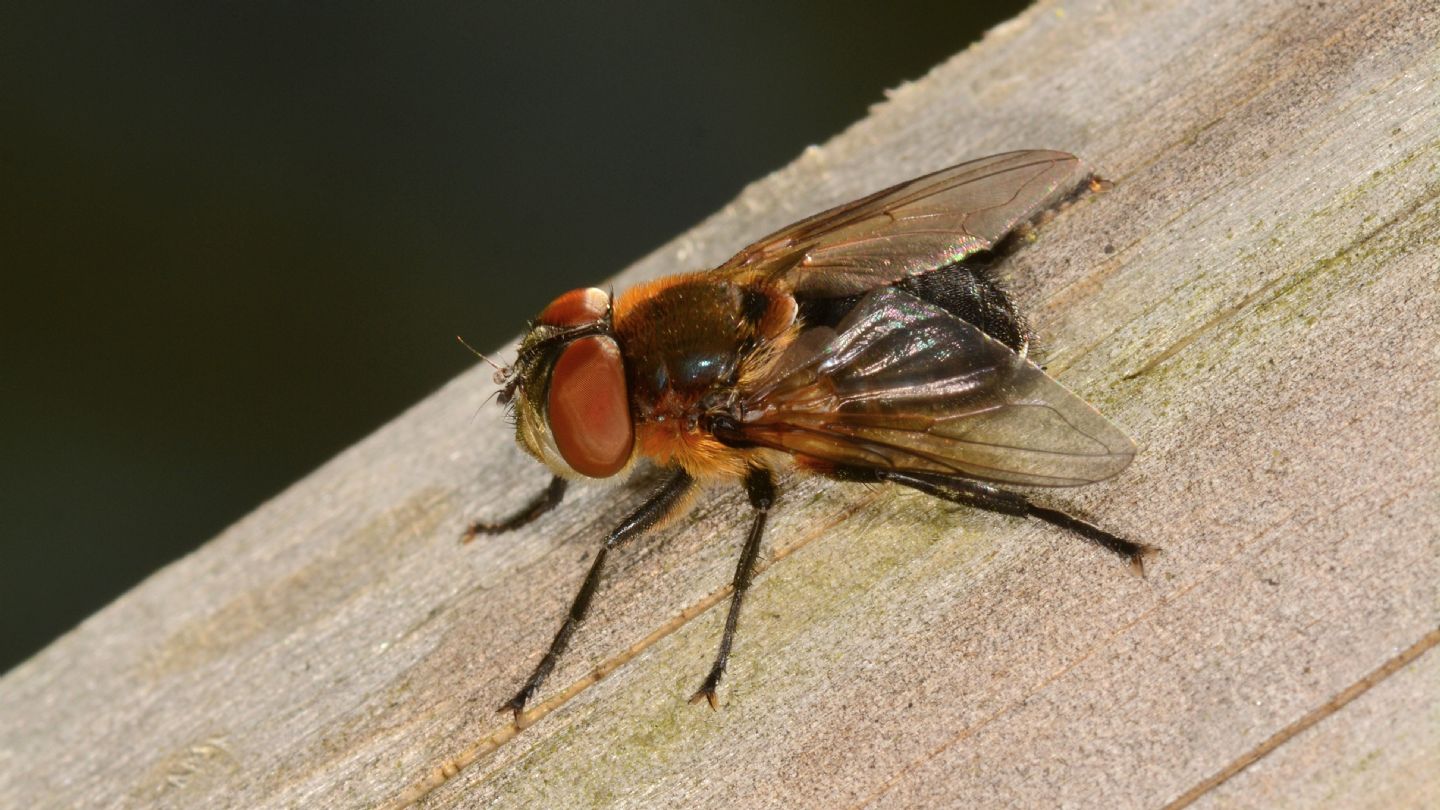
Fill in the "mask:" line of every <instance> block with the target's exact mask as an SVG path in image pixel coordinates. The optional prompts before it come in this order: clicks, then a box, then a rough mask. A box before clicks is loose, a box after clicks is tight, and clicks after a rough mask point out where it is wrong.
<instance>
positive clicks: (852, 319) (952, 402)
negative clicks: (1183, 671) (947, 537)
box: [465, 151, 1151, 721]
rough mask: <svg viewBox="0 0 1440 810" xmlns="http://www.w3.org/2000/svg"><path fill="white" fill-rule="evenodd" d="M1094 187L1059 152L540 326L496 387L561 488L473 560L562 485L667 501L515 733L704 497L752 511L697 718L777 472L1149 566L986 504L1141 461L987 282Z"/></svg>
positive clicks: (886, 198)
mask: <svg viewBox="0 0 1440 810" xmlns="http://www.w3.org/2000/svg"><path fill="white" fill-rule="evenodd" d="M1098 182H1099V181H1097V180H1096V179H1095V178H1094V177H1093V176H1092V175H1090V174H1089V173H1088V172H1087V171H1086V170H1085V169H1084V167H1083V166H1082V164H1081V163H1080V161H1079V160H1078V159H1076V158H1075V157H1074V156H1072V155H1068V154H1065V153H1063V152H1053V151H1021V152H1009V153H1006V154H1002V155H994V156H992V157H987V158H982V159H980V160H975V161H971V162H969V163H962V164H960V165H958V166H952V167H951V168H948V169H943V170H941V171H938V172H935V173H933V174H929V175H926V176H924V177H919V178H916V179H914V180H910V181H908V182H905V183H901V184H899V185H897V186H893V187H891V188H888V189H885V190H883V191H879V192H876V193H874V194H871V195H870V196H868V197H865V198H863V199H860V200H856V201H855V202H851V203H847V204H845V205H841V206H839V207H836V208H832V209H830V210H828V211H824V212H822V213H819V214H816V215H814V216H812V217H810V218H808V219H804V220H801V221H800V222H797V223H795V224H794V225H791V226H789V227H787V228H784V229H783V230H781V231H779V232H777V233H774V234H772V235H770V236H767V237H765V238H764V239H761V240H760V241H758V242H756V243H754V244H752V245H750V246H749V247H747V248H745V249H744V250H742V251H740V252H739V253H738V254H736V255H735V256H734V257H733V258H731V259H730V260H729V261H727V262H726V263H725V264H723V265H721V266H720V267H718V268H716V269H714V270H710V271H706V272H699V273H688V274H685V275H678V276H672V277H668V278H662V279H659V280H657V281H653V282H650V283H648V284H643V285H641V286H639V287H636V288H634V289H632V290H630V291H629V292H627V293H625V294H624V295H621V296H619V297H618V298H613V299H612V296H611V295H610V294H608V293H606V292H604V291H602V290H598V289H594V288H591V289H581V290H572V291H571V292H568V293H565V294H564V295H562V296H560V297H559V298H556V299H555V300H554V301H553V302H552V303H551V304H550V305H549V306H547V307H545V309H544V311H542V312H541V313H540V315H539V317H538V318H536V319H535V320H534V321H533V322H532V323H531V325H530V329H529V331H528V332H527V334H526V335H525V338H524V340H523V341H522V343H521V345H520V350H519V354H518V356H517V358H516V361H515V364H514V365H513V366H510V367H508V368H506V369H502V370H501V371H499V372H497V374H496V383H497V384H498V385H500V386H501V391H500V397H499V398H500V400H501V402H503V403H505V404H506V405H508V406H509V407H510V408H511V409H512V412H513V416H514V419H515V432H516V439H517V441H518V442H519V444H520V446H521V447H522V448H523V449H525V450H526V451H527V452H529V453H530V454H531V455H533V456H535V457H536V458H537V459H539V460H540V461H542V462H544V463H545V464H546V465H547V466H548V467H549V468H550V469H551V471H552V472H553V473H554V474H555V477H554V478H553V480H552V481H551V483H550V486H549V487H548V488H547V489H546V490H545V492H543V493H542V494H540V495H539V496H538V497H536V498H535V499H534V500H533V501H531V502H530V503H529V504H527V505H526V506H525V507H524V508H523V509H521V510H520V511H519V512H517V513H516V514H514V515H512V516H510V517H509V518H507V519H505V520H502V521H499V522H496V523H483V522H482V523H476V524H474V525H472V526H471V527H470V528H469V530H468V531H467V532H466V535H465V539H466V540H469V539H472V538H473V537H475V535H477V534H495V533H499V532H504V531H509V530H512V529H515V528H518V527H520V526H523V525H525V524H527V523H529V522H531V521H533V520H535V519H536V518H538V517H540V516H541V515H543V514H544V513H545V512H547V511H549V510H550V509H552V508H554V507H555V506H556V505H557V504H559V503H560V501H561V499H562V498H563V497H564V495H565V487H566V483H567V481H569V480H571V479H582V480H583V479H587V478H594V479H599V478H609V477H612V476H616V475H621V474H624V473H626V472H628V471H629V470H630V469H631V467H632V466H633V465H634V464H635V463H636V462H637V461H638V460H639V459H642V458H644V459H648V460H650V461H651V462H653V463H654V464H656V465H658V466H659V467H661V468H663V469H665V470H666V471H668V478H667V479H666V481H665V483H664V484H663V485H661V486H660V488H659V489H658V490H657V491H656V492H655V493H654V494H653V495H652V496H651V497H650V498H649V499H648V500H647V501H645V503H644V504H643V505H641V506H640V507H639V508H638V509H636V510H635V511H634V512H633V513H631V514H630V516H629V517H627V518H625V520H624V521H623V522H622V523H621V524H620V525H619V526H618V527H616V528H615V529H614V530H613V531H612V532H610V534H609V536H608V537H606V538H605V541H604V543H603V544H601V545H600V547H599V549H598V550H597V551H596V554H595V558H594V561H593V562H592V563H591V565H590V570H589V573H588V574H586V576H585V580H584V583H583V584H582V585H581V586H580V591H579V593H578V594H576V596H575V599H574V602H573V603H572V604H571V606H570V611H569V613H568V614H567V615H566V617H565V620H564V623H563V624H561V626H560V630H559V632H558V633H556V634H555V638H554V640H553V641H551V642H550V647H549V649H548V650H547V651H546V652H545V655H544V657H543V658H541V659H540V662H539V664H537V665H536V667H535V669H534V671H533V672H532V673H531V674H530V677H529V678H528V679H527V680H526V681H525V683H524V685H523V686H521V688H520V691H519V692H517V693H516V694H515V696H514V697H513V698H511V699H510V700H509V701H508V702H506V703H505V705H504V706H502V707H501V708H502V710H507V709H508V710H510V711H512V712H514V714H515V717H516V720H517V721H518V720H519V719H520V717H521V715H522V713H523V712H524V709H525V705H526V704H527V703H528V702H529V701H530V699H531V698H532V697H533V696H534V695H535V693H536V691H537V690H538V689H539V688H540V685H541V684H542V683H543V682H544V681H545V678H546V676H547V675H549V674H550V671H551V670H552V669H553V668H554V667H555V663H556V661H557V660H558V659H559V657H560V655H561V654H562V653H563V652H564V650H565V647H566V645H567V644H568V643H569V641H570V637H571V635H572V634H573V633H574V632H575V628H576V627H577V626H578V625H579V624H580V622H581V621H582V620H583V619H584V618H585V614H586V613H587V612H588V610H589V607H590V602H591V600H592V599H593V597H594V595H595V591H596V589H597V587H598V586H599V583H600V576H601V573H602V571H603V570H604V567H605V560H606V557H607V556H608V555H609V554H610V552H612V551H615V550H617V549H619V548H620V547H621V546H623V545H625V544H626V543H628V542H630V541H631V540H633V539H635V538H636V537H638V536H639V535H641V534H644V533H645V532H647V531H650V530H652V529H655V528H656V527H658V526H661V525H662V524H664V523H666V522H668V521H671V520H674V519H675V518H677V517H678V516H680V515H681V514H683V513H684V512H685V510H686V509H687V508H688V506H689V504H690V502H691V498H690V497H689V496H691V495H692V494H693V491H694V490H695V488H696V487H697V485H698V484H700V483H703V482H708V481H715V480H729V481H735V482H738V483H740V484H742V485H743V486H744V488H745V492H746V494H747V495H748V496H749V501H750V505H751V507H752V508H753V509H754V516H753V518H752V520H751V523H750V531H749V534H748V535H747V537H746V539H745V545H744V547H743V550H742V551H741V553H740V559H739V562H738V563H737V565H736V568H735V575H734V594H733V596H732V597H731V600H730V610H729V613H728V615H727V617H726V621H725V630H724V633H723V635H722V636H721V638H720V650H719V653H718V654H717V655H716V656H715V662H714V665H713V666H712V667H711V668H710V673H709V675H708V676H707V677H706V678H705V680H704V682H703V683H702V684H701V686H700V688H699V689H698V690H696V692H695V694H694V695H693V696H692V697H691V701H692V702H695V701H698V700H700V699H702V698H703V699H705V700H706V701H708V702H709V703H710V706H711V707H712V708H713V707H714V706H715V705H716V689H717V688H718V686H719V684H720V679H721V677H722V676H723V675H724V673H725V666H726V663H727V661H728V660H729V657H730V645H731V642H732V640H733V639H734V636H735V627H736V623H737V620H738V618H739V615H740V605H741V602H742V601H743V599H744V597H745V591H746V588H747V587H748V586H749V584H750V577H751V572H752V569H753V567H754V565H755V560H756V557H757V555H758V554H759V551H760V542H761V538H762V536H763V535H764V530H765V520H766V516H767V515H768V514H769V512H770V509H771V507H772V505H773V504H774V503H775V498H776V489H775V473H776V472H777V471H779V470H784V469H794V470H797V471H800V472H804V473H810V474H815V475H821V476H825V477H827V478H831V479H834V480H838V481H850V482H865V483H894V484H899V485H901V486H906V487H910V488H912V489H916V490H919V491H921V492H924V493H926V494H929V495H933V496H935V497H937V498H942V499H944V500H947V501H952V502H954V503H958V504H964V505H966V506H971V507H975V508H979V509H986V510H990V511H994V512H1000V513H1003V514H1007V515H1014V516H1016V517H1022V518H1036V519H1039V520H1041V521H1044V522H1046V523H1049V524H1052V525H1054V526H1057V527H1059V528H1061V529H1064V530H1065V531H1067V532H1070V533H1071V534H1074V535H1077V536H1079V537H1081V538H1084V539H1085V540H1088V541H1090V542H1092V543H1095V544H1096V545H1099V546H1101V547H1102V548H1105V549H1107V550H1109V551H1111V552H1114V553H1115V554H1118V555H1119V556H1121V557H1123V558H1124V559H1126V560H1128V561H1129V562H1130V563H1131V565H1132V566H1133V567H1134V568H1135V569H1136V570H1137V571H1139V570H1141V566H1142V563H1143V559H1144V556H1145V554H1146V553H1147V552H1149V551H1151V548H1150V547H1149V546H1145V545H1143V544H1140V543H1135V542H1132V541H1129V540H1124V539H1121V538H1120V537H1117V536H1116V535H1114V534H1112V533H1110V532H1108V531H1106V530H1104V529H1102V528H1100V527H1098V526H1094V525H1092V524H1090V523H1088V522H1086V521H1083V520H1080V519H1079V518H1076V517H1074V516H1072V515H1070V514H1067V513H1066V512H1064V511H1062V510H1060V509H1055V508H1051V507H1047V506H1042V505H1040V504H1036V503H1034V502H1032V501H1031V499H1030V498H1029V497H1028V496H1026V495H1023V494H1020V493H1018V492H1013V491H1010V490H1008V489H1003V488H1002V487H1006V486H1026V487H1071V486H1080V485H1083V484H1089V483H1093V482H1096V481H1102V480H1104V479H1107V478H1110V477H1111V476H1114V475H1116V474H1117V473H1119V472H1120V471H1121V470H1123V469H1125V467H1126V465H1128V464H1129V463H1130V460H1131V458H1132V457H1133V456H1134V455H1135V445H1134V444H1133V443H1132V442H1131V441H1130V439H1129V438H1128V437H1127V436H1126V435H1125V434H1124V433H1123V432H1121V431H1120V429H1119V428H1117V427H1116V426H1115V425H1113V424H1112V423H1111V422H1110V421H1109V420H1107V419H1106V418H1105V417H1103V416H1101V415H1100V414H1099V413H1098V412H1097V411H1096V410H1095V409H1094V408H1092V407H1090V406H1089V405H1087V404H1086V403H1085V402H1083V401H1082V400H1080V399H1079V398H1078V397H1076V396H1075V395H1074V394H1072V393H1071V392H1070V391H1069V390H1067V389H1066V388H1065V387H1064V386H1062V385H1060V384H1059V383H1058V382H1056V381H1055V380H1053V379H1051V378H1050V377H1049V376H1047V375H1046V374H1045V372H1044V371H1042V370H1041V369H1040V368H1039V367H1038V366H1036V365H1035V364H1034V363H1033V362H1031V361H1030V360H1028V359H1027V358H1026V349H1027V344H1028V341H1029V332H1028V330H1027V328H1026V326H1025V323H1024V320H1023V319H1022V317H1021V316H1020V314H1019V313H1018V312H1017V311H1016V308H1015V306H1014V304H1013V303H1012V302H1011V300H1010V298H1009V297H1008V296H1007V295H1006V294H1005V293H1004V291H1003V290H1002V289H1001V288H1000V286H999V285H997V283H996V282H995V280H994V279H993V278H992V275H991V273H990V272H989V271H988V270H987V268H988V267H989V266H990V265H991V264H993V262H994V261H996V260H997V259H998V258H999V257H1001V256H1003V255H1004V254H1005V253H1006V252H1008V251H1009V250H1010V249H1011V248H1013V246H1014V245H1015V243H1017V242H1018V241H1020V239H1019V237H1020V236H1022V235H1023V234H1024V233H1026V232H1027V229H1028V226H1029V225H1030V224H1031V223H1033V222H1035V221H1036V220H1038V219H1039V218H1041V217H1043V216H1046V215H1048V214H1049V213H1050V212H1053V211H1055V210H1058V208H1059V207H1061V206H1062V205H1064V204H1065V203H1066V202H1068V201H1069V200H1071V199H1073V198H1075V197H1077V196H1079V195H1080V194H1083V193H1084V192H1085V191H1086V190H1087V189H1089V188H1093V187H1095V185H1096V184H1097V183H1098Z"/></svg>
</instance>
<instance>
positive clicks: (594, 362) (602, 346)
mask: <svg viewBox="0 0 1440 810" xmlns="http://www.w3.org/2000/svg"><path fill="white" fill-rule="evenodd" d="M576 292H588V291H585V290H577V291H576ZM596 292H598V290H597V291H596ZM601 294H602V295H603V293H601ZM569 295H571V294H570V293H567V294H566V295H564V296H561V297H560V298H558V299H556V301H555V303H554V304H551V305H550V306H549V307H547V308H546V312H549V311H550V309H553V308H555V307H556V306H557V305H558V304H560V303H561V301H564V300H565V299H566V298H567V297H568V296H569ZM541 317H542V318H543V317H544V316H543V315H542V316H541ZM545 405H546V416H547V418H548V419H549V420H550V435H551V436H553V437H554V439H555V447H556V449H558V450H559V451H560V455H561V456H562V457H563V458H564V459H565V463H566V464H569V465H570V468H571V469H572V470H574V471H575V472H578V473H580V474H581V475H588V476H590V477H591V478H608V477H609V476H612V475H614V474H615V473H617V472H619V471H620V470H621V469H623V468H624V467H625V463H626V462H627V461H629V460H630V450H631V448H632V447H634V445H635V426H634V423H632V422H631V421H630V400H629V396H628V395H627V393H626V390H625V364H624V361H623V359H622V358H621V356H620V347H619V346H617V345H615V341H613V340H611V339H610V338H608V337H587V338H581V339H579V340H577V341H575V342H573V343H571V344H570V345H568V346H566V347H565V350H564V351H563V352H561V353H560V359H559V360H557V361H556V362H555V369H554V370H553V371H552V372H551V375H550V392H549V394H548V395H547V398H546V403H545Z"/></svg>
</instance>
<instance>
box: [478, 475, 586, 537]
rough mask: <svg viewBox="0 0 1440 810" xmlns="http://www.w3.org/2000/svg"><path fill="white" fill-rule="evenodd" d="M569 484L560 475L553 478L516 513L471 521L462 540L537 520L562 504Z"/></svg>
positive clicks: (507, 529) (512, 529) (506, 530)
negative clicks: (492, 518)
mask: <svg viewBox="0 0 1440 810" xmlns="http://www.w3.org/2000/svg"><path fill="white" fill-rule="evenodd" d="M568 485H569V482H568V481H566V480H565V479H564V478H561V477H560V476H558V475H557V476H555V477H553V478H551V479H550V484H549V486H547V487H545V491H544V492H541V493H540V494H539V495H536V496H535V497H534V498H531V499H530V502H529V503H527V504H525V506H524V507H522V508H521V509H520V510H519V511H517V512H515V514H513V515H510V516H509V517H507V518H504V519H502V520H497V521H495V522H493V523H492V522H488V521H483V520H477V521H475V522H474V523H471V524H470V526H469V528H467V529H466V530H465V533H464V534H463V535H461V536H460V542H461V543H469V542H470V541H472V540H474V539H475V538H476V537H478V536H480V535H482V534H503V533H505V532H509V531H514V530H515V529H518V528H520V527H521V526H524V525H526V524H529V523H533V522H535V521H536V520H538V519H539V518H540V516H541V515H543V514H545V513H546V512H549V511H550V510H551V509H554V508H555V507H557V506H559V505H560V502H561V501H562V500H564V499H565V489H566V487H567V486H568Z"/></svg>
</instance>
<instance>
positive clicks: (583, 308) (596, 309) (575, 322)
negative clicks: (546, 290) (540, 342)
mask: <svg viewBox="0 0 1440 810" xmlns="http://www.w3.org/2000/svg"><path fill="white" fill-rule="evenodd" d="M609 307H610V296H609V295H608V294H606V292H605V291H604V290H598V289H596V288H594V287H587V288H584V289H579V290H571V291H570V292H567V293H565V294H564V295H562V296H560V297H559V298H556V299H555V300H554V301H551V302H550V306H548V307H545V309H544V310H542V311H541V312H540V317H539V318H536V320H537V321H539V322H540V323H543V324H545V325H546V326H579V325H581V324H586V323H594V322H595V321H598V320H600V319H601V318H603V317H605V310H606V309H609Z"/></svg>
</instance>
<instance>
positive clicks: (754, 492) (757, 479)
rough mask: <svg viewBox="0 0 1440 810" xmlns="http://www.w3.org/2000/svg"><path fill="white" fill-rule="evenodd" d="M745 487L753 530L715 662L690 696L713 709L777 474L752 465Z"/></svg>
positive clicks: (744, 550) (742, 557) (737, 566)
mask: <svg viewBox="0 0 1440 810" xmlns="http://www.w3.org/2000/svg"><path fill="white" fill-rule="evenodd" d="M745 491H746V492H747V493H748V494H749V496H750V505H751V506H752V507H753V508H754V509H755V517H754V519H753V520H752V521H751V523H750V534H749V535H748V536H746V538H745V546H744V548H742V549H741V551H740V560H739V561H738V562H737V563H736V564H735V578H734V579H733V580H732V583H731V585H732V592H731V594H730V609H729V611H728V612H727V613H726V614H725V630H724V632H723V633H722V634H721V636H720V651H719V652H718V653H716V655H715V663H713V664H711V666H710V674H709V675H706V676H705V682H704V683H702V684H700V688H699V689H697V690H695V694H693V695H691V696H690V702H691V703H699V702H700V699H701V698H704V699H705V701H706V702H707V703H709V704H710V708H711V709H712V710H714V709H717V708H719V700H718V698H717V696H716V692H717V690H718V689H719V688H720V679H721V678H723V677H725V667H726V666H728V665H729V663H730V646H731V644H732V643H733V642H734V640H735V628H736V627H737V626H738V625H739V622H740V605H741V603H742V602H744V600H745V592H746V591H747V590H749V588H750V580H751V579H752V578H754V576H755V560H756V559H758V558H759V556H760V540H761V539H762V538H763V537H764V536H765V519H766V517H767V516H768V515H769V514H770V506H771V505H772V504H774V502H775V479H774V476H772V475H771V474H770V471H769V470H767V469H764V468H760V467H756V468H753V469H751V470H750V474H749V475H748V476H746V478H745Z"/></svg>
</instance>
